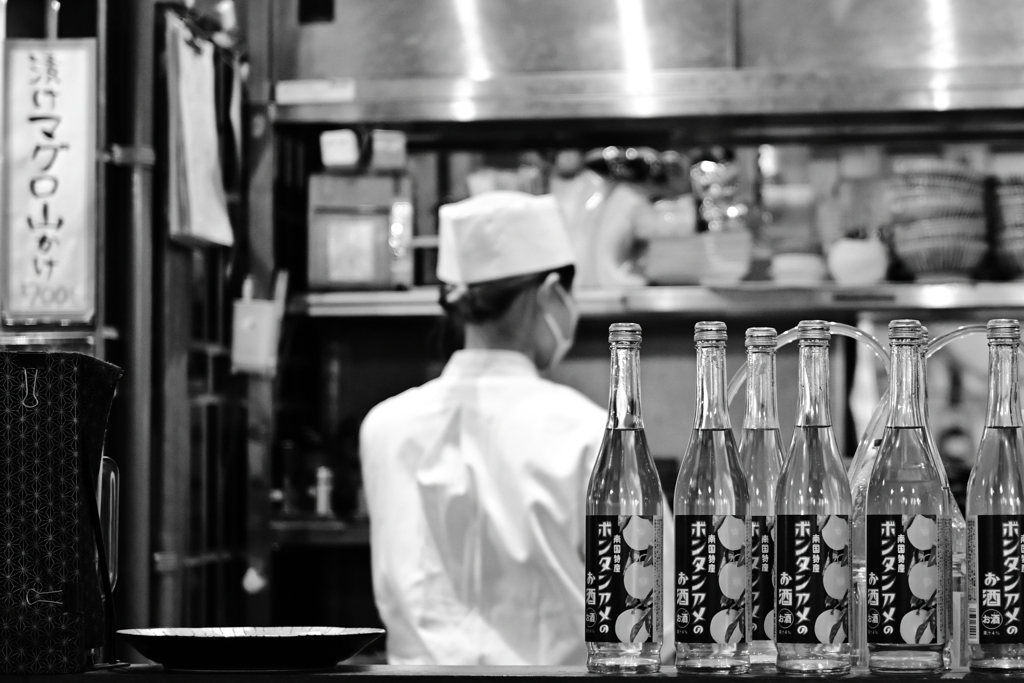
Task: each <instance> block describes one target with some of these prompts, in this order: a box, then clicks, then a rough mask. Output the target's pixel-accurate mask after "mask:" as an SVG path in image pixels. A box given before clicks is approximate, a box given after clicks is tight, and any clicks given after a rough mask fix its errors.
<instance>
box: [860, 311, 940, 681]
mask: <svg viewBox="0 0 1024 683" xmlns="http://www.w3.org/2000/svg"><path fill="white" fill-rule="evenodd" d="M921 338H922V331H921V323H919V322H918V321H916V320H893V321H892V322H890V323H889V345H890V357H891V364H892V365H891V369H890V372H889V397H890V407H889V418H888V420H887V422H886V427H885V432H884V433H883V435H882V444H881V446H880V447H879V450H878V459H877V460H876V461H875V465H874V467H873V468H872V470H871V476H870V478H869V480H868V488H867V548H868V549H870V551H869V552H868V553H867V562H866V565H867V600H866V603H867V611H866V623H867V642H868V657H869V666H870V668H871V670H872V671H879V672H908V673H910V672H921V673H926V672H935V671H941V670H942V669H943V668H944V660H943V654H944V649H945V646H946V643H947V640H948V637H949V632H948V631H949V612H948V610H949V603H948V601H949V600H950V598H951V595H950V590H951V564H950V561H951V547H950V546H951V540H952V539H951V528H950V515H949V502H948V500H947V498H946V493H945V490H944V488H943V485H942V476H941V475H940V474H939V472H938V470H937V468H936V463H937V462H938V456H937V454H935V453H933V452H931V451H932V443H931V440H930V439H929V438H928V433H927V431H926V429H925V424H926V421H925V408H924V391H923V377H922V373H921V370H922V368H923V364H922V363H921V359H920V353H921V350H920V343H921Z"/></svg>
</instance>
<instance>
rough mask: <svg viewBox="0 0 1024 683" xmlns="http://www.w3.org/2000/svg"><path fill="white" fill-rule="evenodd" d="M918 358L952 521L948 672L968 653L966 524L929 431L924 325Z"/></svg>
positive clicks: (945, 660)
mask: <svg viewBox="0 0 1024 683" xmlns="http://www.w3.org/2000/svg"><path fill="white" fill-rule="evenodd" d="M918 346H919V349H918V350H919V356H918V358H920V363H921V369H920V372H921V391H922V394H923V395H924V430H925V434H926V435H927V437H928V444H929V446H930V449H929V450H930V452H931V454H932V455H933V456H934V457H935V469H936V470H937V471H938V473H939V477H940V478H941V479H942V490H943V491H944V492H945V495H946V505H947V506H948V509H949V520H950V534H951V536H950V539H951V540H950V552H951V555H950V557H951V563H950V578H951V582H950V590H951V595H950V598H951V599H950V600H949V601H948V604H947V607H946V619H947V621H946V624H947V630H946V633H948V634H949V639H948V642H947V644H946V651H945V653H944V654H943V664H944V666H945V668H947V669H949V668H952V667H957V668H959V667H960V666H963V665H966V663H967V662H966V660H965V659H963V657H965V656H966V652H967V591H966V583H967V581H966V575H965V570H966V566H967V522H966V521H965V520H964V515H963V513H962V512H961V511H960V506H959V505H958V504H957V502H956V498H955V497H954V496H953V490H952V489H951V488H950V487H949V475H948V474H947V473H946V465H945V463H943V462H942V456H941V455H940V453H939V447H938V446H937V445H935V437H934V435H933V434H932V430H931V427H930V424H931V421H930V419H929V417H928V363H927V361H928V328H927V327H925V326H924V325H921V340H920V342H919V345H918Z"/></svg>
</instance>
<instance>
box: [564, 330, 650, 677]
mask: <svg viewBox="0 0 1024 683" xmlns="http://www.w3.org/2000/svg"><path fill="white" fill-rule="evenodd" d="M640 340H641V330H640V326H639V325H637V324H634V323H615V324H613V325H612V326H611V327H610V328H609V329H608V343H609V345H610V346H611V380H610V388H609V396H608V424H607V428H606V430H605V434H604V440H603V441H602V442H601V450H600V452H599V453H598V456H597V461H596V462H595V463H594V470H593V472H592V474H591V476H590V485H589V486H588V488H587V519H586V533H587V543H586V579H585V580H586V611H585V617H584V620H585V628H584V631H585V634H586V642H587V650H588V652H589V654H588V656H587V668H588V669H589V670H590V671H591V672H594V673H654V672H657V671H659V670H660V668H661V647H662V632H663V629H662V619H663V615H662V611H663V605H664V603H663V601H662V563H663V558H662V553H663V552H664V545H663V536H664V527H663V524H664V514H665V510H664V506H663V497H662V492H661V480H660V479H659V477H658V470H657V469H656V468H655V466H654V459H653V458H652V457H651V453H650V450H649V449H648V447H647V438H646V436H645V435H644V423H643V417H642V416H641V412H640Z"/></svg>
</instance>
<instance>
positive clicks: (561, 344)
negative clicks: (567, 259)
mask: <svg viewBox="0 0 1024 683" xmlns="http://www.w3.org/2000/svg"><path fill="white" fill-rule="evenodd" d="M552 278H554V280H555V282H554V283H553V284H552V285H551V287H552V290H553V291H555V292H558V296H559V297H560V298H561V299H562V303H563V304H564V305H565V310H567V311H568V312H569V333H568V334H566V333H565V332H564V331H563V330H562V328H561V326H559V324H558V320H557V319H556V318H555V316H554V314H553V313H552V312H551V311H550V310H548V309H547V308H545V309H544V314H543V315H544V323H545V324H546V325H547V326H548V330H550V331H551V336H552V337H553V338H554V340H555V349H554V351H552V353H551V358H550V359H549V360H548V362H547V364H546V365H545V366H544V367H543V368H541V370H549V369H551V368H553V367H555V366H556V365H558V364H559V363H561V362H562V359H563V358H565V355H566V354H567V353H569V349H571V348H572V341H573V333H574V332H575V330H576V323H577V322H578V320H579V311H578V310H577V308H576V302H575V301H574V300H573V298H572V297H570V296H566V295H565V294H564V293H563V290H562V289H561V286H560V285H558V274H557V273H551V274H550V275H549V276H548V279H547V281H546V282H545V284H546V283H547V282H550V281H551V280H552Z"/></svg>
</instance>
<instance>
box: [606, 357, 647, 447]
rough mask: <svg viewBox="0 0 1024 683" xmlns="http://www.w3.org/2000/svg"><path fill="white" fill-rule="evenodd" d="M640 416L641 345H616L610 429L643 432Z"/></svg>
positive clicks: (610, 401)
mask: <svg viewBox="0 0 1024 683" xmlns="http://www.w3.org/2000/svg"><path fill="white" fill-rule="evenodd" d="M643 426H644V420H643V416H642V415H641V414H640V345H639V344H631V343H617V344H613V345H612V370H611V386H610V388H609V392H608V429H643Z"/></svg>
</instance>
